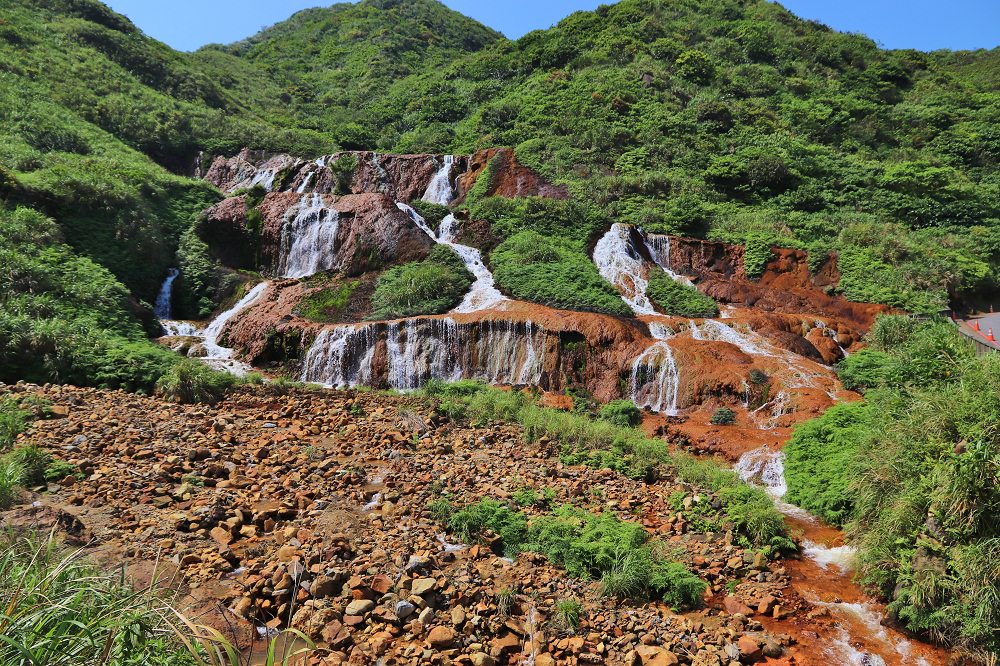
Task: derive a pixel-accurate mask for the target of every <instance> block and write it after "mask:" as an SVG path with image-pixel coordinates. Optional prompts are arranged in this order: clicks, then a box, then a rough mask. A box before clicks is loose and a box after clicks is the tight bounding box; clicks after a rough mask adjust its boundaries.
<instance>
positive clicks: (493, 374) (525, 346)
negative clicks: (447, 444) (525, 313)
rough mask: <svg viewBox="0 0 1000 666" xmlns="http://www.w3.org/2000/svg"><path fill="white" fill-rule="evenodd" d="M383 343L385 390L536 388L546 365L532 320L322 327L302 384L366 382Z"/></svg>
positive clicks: (541, 340)
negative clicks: (487, 385) (439, 383)
mask: <svg viewBox="0 0 1000 666" xmlns="http://www.w3.org/2000/svg"><path fill="white" fill-rule="evenodd" d="M383 338H384V340H385V346H386V352H387V365H388V368H387V369H388V384H389V386H390V387H392V388H395V389H399V390H403V391H406V390H413V389H416V388H419V387H421V386H423V385H424V384H425V383H426V382H427V380H429V379H439V380H444V381H456V380H459V379H462V378H469V379H481V380H484V381H487V382H493V383H500V384H513V385H524V384H537V383H539V382H540V381H541V375H542V367H543V363H544V359H545V331H544V330H543V329H541V328H540V327H538V326H536V325H535V324H534V323H532V322H530V321H526V322H523V323H519V322H513V321H509V320H500V321H494V320H486V321H481V322H478V323H477V324H459V323H458V322H456V321H455V320H454V319H451V318H450V317H444V318H425V319H420V318H414V319H406V320H403V321H394V322H389V323H388V324H368V325H366V326H361V327H355V326H336V327H332V328H327V329H324V330H323V331H322V332H321V333H320V334H319V335H318V336H317V337H316V340H315V341H314V342H313V344H312V346H311V347H310V348H309V351H308V352H307V353H306V358H305V363H304V365H303V370H302V376H301V378H302V381H305V382H315V383H320V384H325V385H327V386H337V387H348V386H357V385H363V384H370V383H371V379H372V361H373V359H374V357H375V348H376V345H377V344H378V342H379V340H380V339H383Z"/></svg>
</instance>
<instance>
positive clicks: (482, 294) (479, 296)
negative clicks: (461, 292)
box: [396, 202, 508, 313]
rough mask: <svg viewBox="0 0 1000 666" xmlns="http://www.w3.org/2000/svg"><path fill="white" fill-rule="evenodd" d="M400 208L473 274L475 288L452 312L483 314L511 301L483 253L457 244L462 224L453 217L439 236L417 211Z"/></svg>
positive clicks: (400, 203)
mask: <svg viewBox="0 0 1000 666" xmlns="http://www.w3.org/2000/svg"><path fill="white" fill-rule="evenodd" d="M396 207H397V208H399V209H400V210H401V211H403V212H404V213H406V214H407V216H409V218H410V219H411V220H413V223H414V224H416V225H417V226H418V227H419V228H420V229H421V230H422V231H423V232H424V233H425V234H427V235H428V236H430V237H431V238H432V239H433V240H434V242H435V243H438V244H440V245H447V246H448V247H450V248H451V249H452V250H454V251H455V254H457V255H458V256H459V258H461V260H462V263H463V264H465V268H466V269H468V271H469V272H470V273H472V275H473V277H474V278H475V280H474V281H473V283H472V286H470V287H469V291H467V292H466V294H465V296H464V297H463V298H462V302H461V303H459V304H458V305H457V306H456V307H455V308H454V309H453V310H452V312H455V313H463V312H479V311H480V310H489V309H491V308H495V307H497V306H498V305H500V304H501V303H503V302H505V301H507V300H508V299H507V297H506V296H504V295H503V294H501V293H500V290H499V289H497V288H496V282H495V281H494V279H493V273H491V272H490V269H488V268H487V267H486V264H484V263H483V255H482V253H481V252H480V251H479V250H477V249H476V248H474V247H470V246H468V245H461V244H459V243H456V242H455V241H454V239H455V236H456V235H457V227H458V221H457V220H456V219H455V216H454V215H451V214H450V213H449V214H448V215H447V216H445V218H444V219H443V220H441V227H440V232H439V233H434V230H433V229H431V227H430V225H428V224H427V221H426V220H424V218H423V217H422V216H421V215H420V213H418V212H417V211H416V210H414V209H413V207H412V206H410V205H408V204H405V203H402V202H397V203H396Z"/></svg>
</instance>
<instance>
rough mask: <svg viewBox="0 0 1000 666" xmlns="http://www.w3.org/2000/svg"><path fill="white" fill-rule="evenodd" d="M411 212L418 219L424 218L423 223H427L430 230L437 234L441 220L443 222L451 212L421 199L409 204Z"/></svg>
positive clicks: (439, 205)
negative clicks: (417, 216) (413, 211)
mask: <svg viewBox="0 0 1000 666" xmlns="http://www.w3.org/2000/svg"><path fill="white" fill-rule="evenodd" d="M410 205H411V206H412V207H413V210H415V211H417V213H419V214H420V217H422V218H424V222H426V223H427V226H429V227H430V228H431V229H433V230H434V232H435V233H437V231H438V229H439V228H440V226H441V220H443V219H444V218H445V217H447V215H448V214H449V213H450V212H451V210H450V209H449V208H448V207H447V206H442V205H441V204H436V203H431V202H429V201H424V200H423V199H414V200H413V201H411V202H410Z"/></svg>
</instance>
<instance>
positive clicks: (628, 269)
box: [594, 224, 681, 416]
mask: <svg viewBox="0 0 1000 666" xmlns="http://www.w3.org/2000/svg"><path fill="white" fill-rule="evenodd" d="M632 232H633V228H632V227H630V226H629V225H627V224H612V225H611V229H610V230H609V231H608V233H606V234H604V236H603V237H601V240H599V241H598V242H597V245H596V246H595V247H594V264H595V265H596V266H597V270H598V272H599V273H600V274H601V277H603V278H604V279H605V280H607V281H608V282H610V283H611V284H612V285H614V286H615V288H617V289H618V291H619V292H621V294H622V299H623V300H624V301H625V302H626V303H627V304H628V306H629V307H630V308H632V311H633V312H635V313H636V314H637V315H652V314H656V310H655V309H654V308H653V304H652V303H651V302H650V300H649V298H648V297H647V296H646V288H647V287H648V285H649V283H648V281H647V280H646V278H645V274H646V270H647V268H646V266H645V264H644V262H643V260H642V257H641V256H640V255H639V253H638V251H637V250H636V249H635V247H634V245H633V242H632V237H631V234H632ZM649 333H650V335H651V336H652V337H653V338H655V339H656V342H654V343H653V344H652V345H650V346H649V347H647V348H646V349H645V350H644V351H643V352H642V354H640V355H639V356H638V357H637V358H636V359H635V361H633V362H632V372H631V374H630V376H629V389H630V394H631V395H630V397H631V398H632V402H634V403H635V404H636V406H638V407H642V408H646V409H649V410H651V411H654V412H659V413H663V414H668V415H671V416H673V415H676V414H677V413H678V408H677V397H678V394H679V393H680V383H681V377H680V369H679V368H678V367H677V361H676V360H675V359H674V352H673V350H672V349H671V348H670V343H669V342H667V340H668V339H669V338H672V337H673V336H674V331H673V330H671V329H670V328H669V327H667V326H664V325H662V324H658V323H655V322H654V323H650V324H649Z"/></svg>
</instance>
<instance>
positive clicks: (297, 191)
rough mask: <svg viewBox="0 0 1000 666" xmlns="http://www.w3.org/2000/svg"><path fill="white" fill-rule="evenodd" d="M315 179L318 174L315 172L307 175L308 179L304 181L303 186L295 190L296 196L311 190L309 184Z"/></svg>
mask: <svg viewBox="0 0 1000 666" xmlns="http://www.w3.org/2000/svg"><path fill="white" fill-rule="evenodd" d="M315 177H316V172H315V171H310V172H309V173H307V174H306V177H305V178H303V179H302V184H301V185H299V189H297V190H295V193H296V194H305V191H306V190H307V189H309V184H310V183H311V182H312V179H313V178H315Z"/></svg>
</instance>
